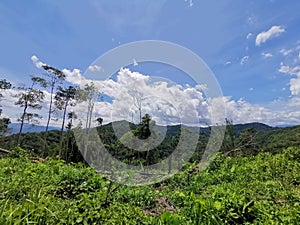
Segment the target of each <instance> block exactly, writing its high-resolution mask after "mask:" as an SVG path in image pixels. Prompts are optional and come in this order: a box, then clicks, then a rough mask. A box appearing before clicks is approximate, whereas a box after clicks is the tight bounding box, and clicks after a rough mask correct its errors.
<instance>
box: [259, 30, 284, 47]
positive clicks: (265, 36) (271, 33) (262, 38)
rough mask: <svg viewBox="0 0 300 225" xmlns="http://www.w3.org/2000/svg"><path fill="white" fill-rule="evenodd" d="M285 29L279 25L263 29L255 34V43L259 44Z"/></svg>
mask: <svg viewBox="0 0 300 225" xmlns="http://www.w3.org/2000/svg"><path fill="white" fill-rule="evenodd" d="M284 32H285V29H284V28H282V27H281V26H272V27H271V28H270V29H269V30H268V31H263V32H261V33H259V34H258V35H257V36H256V40H255V44H256V46H259V45H261V44H263V43H265V42H266V41H268V40H269V39H271V38H273V37H277V36H279V35H280V34H282V33H284Z"/></svg>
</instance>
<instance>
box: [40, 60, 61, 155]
mask: <svg viewBox="0 0 300 225" xmlns="http://www.w3.org/2000/svg"><path fill="white" fill-rule="evenodd" d="M42 67H43V69H44V70H45V71H46V73H45V76H46V85H47V87H49V88H50V103H49V109H48V118H47V124H46V129H45V135H44V151H45V149H46V145H47V135H48V129H49V124H50V120H51V115H52V113H53V111H54V110H53V96H54V92H55V90H56V87H57V85H59V84H61V83H62V82H63V81H64V79H65V77H66V76H65V74H64V73H63V72H62V71H60V70H59V69H56V68H54V67H51V66H47V65H43V66H42Z"/></svg>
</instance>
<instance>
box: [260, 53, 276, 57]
mask: <svg viewBox="0 0 300 225" xmlns="http://www.w3.org/2000/svg"><path fill="white" fill-rule="evenodd" d="M261 55H262V56H263V57H264V58H271V57H273V55H272V54H271V53H268V52H263V53H261Z"/></svg>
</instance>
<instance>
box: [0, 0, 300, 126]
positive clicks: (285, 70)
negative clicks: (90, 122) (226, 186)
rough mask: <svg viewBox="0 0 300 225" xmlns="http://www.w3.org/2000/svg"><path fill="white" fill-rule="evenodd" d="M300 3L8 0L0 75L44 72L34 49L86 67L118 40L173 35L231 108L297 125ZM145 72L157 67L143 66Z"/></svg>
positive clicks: (60, 64)
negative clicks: (204, 66) (213, 78)
mask: <svg viewBox="0 0 300 225" xmlns="http://www.w3.org/2000/svg"><path fill="white" fill-rule="evenodd" d="M299 8H300V1H298V0H289V1H281V0H264V1H261V0H255V1H236V0H235V1H233V0H222V1H217V0H211V1H197V0H194V1H191V0H175V1H173V0H128V1H115V0H112V1H105V0H86V1H70V0H69V1H68V0H66V1H50V0H28V1H16V0H15V1H14V0H2V1H1V2H0V33H1V35H0V41H1V45H0V46H1V48H0V58H1V61H0V74H1V78H2V79H3V78H6V79H7V80H10V81H12V82H13V83H14V84H20V83H24V82H25V83H26V82H27V81H26V80H29V76H28V75H31V74H38V73H41V72H42V71H41V70H39V69H37V68H36V67H35V66H34V64H33V63H32V61H31V57H32V56H33V55H36V56H37V57H38V58H39V59H40V60H41V61H42V62H45V63H47V64H49V65H52V66H55V67H57V68H61V69H63V68H67V69H69V70H73V69H74V68H78V69H79V70H81V71H85V70H86V69H87V68H88V67H89V65H90V64H91V63H92V62H93V61H94V60H95V59H96V58H97V57H99V56H100V55H102V54H104V53H105V52H107V51H108V50H110V49H112V48H115V47H117V46H119V45H122V44H126V43H129V42H133V41H140V40H163V41H169V42H174V43H177V44H179V45H182V46H184V47H186V48H188V49H190V50H192V51H193V52H195V53H196V54H198V55H199V56H200V57H201V58H202V59H203V60H204V61H205V62H206V63H207V65H208V66H209V67H210V69H211V70H212V71H213V73H214V74H215V76H216V78H217V80H218V81H219V84H220V86H221V88H222V91H223V95H224V96H227V97H228V99H230V100H228V99H227V100H228V103H229V105H230V107H235V108H234V109H232V112H233V113H235V112H238V110H239V109H240V108H241V107H244V109H243V110H244V111H247V110H248V111H251V110H253V111H257V109H262V110H263V111H264V110H267V111H268V113H270V114H268V113H267V114H264V117H262V118H261V117H259V118H257V121H259V122H263V120H265V121H266V123H268V124H270V125H284V124H299V122H300V118H299V116H300V115H299V113H298V112H299V111H300V110H299V107H300V101H299V98H300V67H299V66H300V47H299V46H300V29H299V27H300V26H299V25H300V14H299ZM137 70H138V68H137ZM167 71H169V72H170V71H172V70H167ZM139 72H141V73H145V74H149V73H151V72H153V71H152V70H151V68H147V66H145V67H144V71H139ZM173 72H174V71H173ZM166 73H167V72H166ZM155 75H157V74H155ZM165 75H166V76H168V74H165ZM176 82H177V81H176ZM178 82H180V83H182V84H184V83H186V81H185V80H184V78H183V79H181V80H179V81H178ZM241 102H242V103H241ZM234 104H235V105H234ZM232 105H234V106H232ZM252 106H253V107H254V108H251V107H252ZM245 107H249V108H251V109H246V108H245ZM243 115H244V114H243ZM245 115H246V114H245ZM245 115H244V117H245ZM266 115H271V117H272V118H266ZM282 116H284V119H282ZM277 117H280V118H281V120H280V121H277V122H276V118H277ZM233 120H236V121H237V122H251V121H252V122H254V120H256V119H255V117H253V118H252V119H251V121H248V120H247V118H235V117H234V118H233Z"/></svg>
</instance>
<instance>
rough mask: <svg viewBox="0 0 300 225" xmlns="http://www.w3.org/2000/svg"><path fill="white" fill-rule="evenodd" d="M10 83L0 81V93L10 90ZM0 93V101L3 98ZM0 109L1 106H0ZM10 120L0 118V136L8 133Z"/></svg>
mask: <svg viewBox="0 0 300 225" xmlns="http://www.w3.org/2000/svg"><path fill="white" fill-rule="evenodd" d="M11 86H12V85H11V83H10V82H8V81H6V79H3V80H0V91H1V92H2V91H3V90H6V89H10V88H11ZM1 92H0V101H1V98H3V94H2V93H1ZM0 107H1V105H0ZM1 114H2V108H0V116H1ZM10 122H11V121H10V119H9V118H5V117H3V118H0V135H3V134H5V133H6V132H7V131H8V125H9V124H10Z"/></svg>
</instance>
